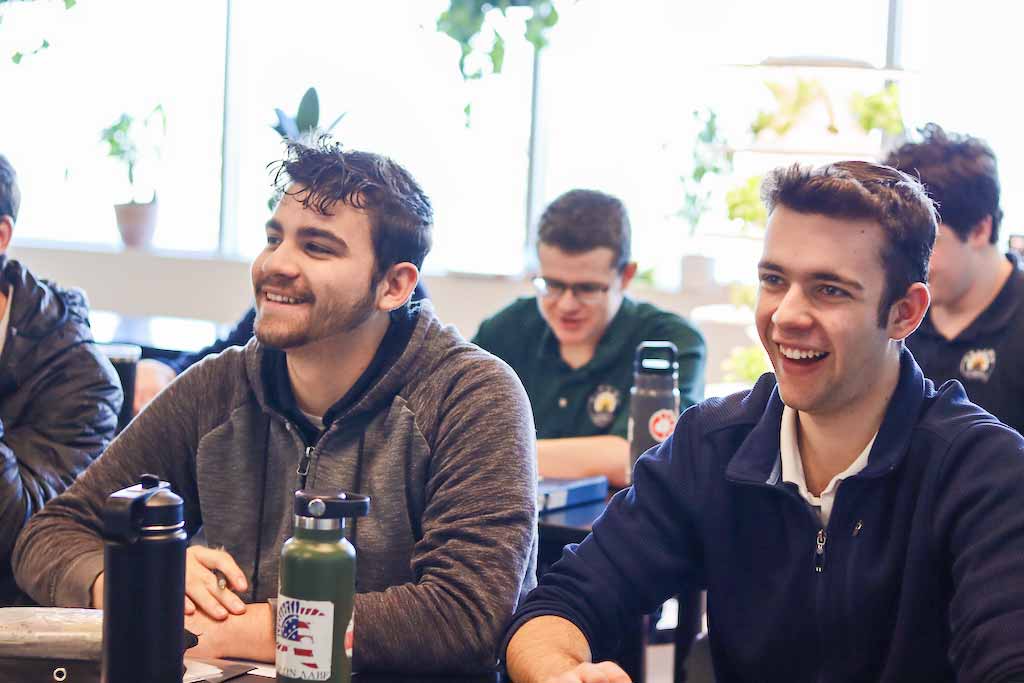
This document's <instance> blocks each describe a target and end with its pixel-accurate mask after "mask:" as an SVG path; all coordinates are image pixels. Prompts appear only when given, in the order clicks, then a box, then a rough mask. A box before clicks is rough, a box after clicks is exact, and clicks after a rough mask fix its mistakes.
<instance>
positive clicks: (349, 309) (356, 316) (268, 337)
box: [253, 286, 376, 351]
mask: <svg viewBox="0 0 1024 683" xmlns="http://www.w3.org/2000/svg"><path fill="white" fill-rule="evenodd" d="M374 289H375V288H374V287H373V286H371V287H369V288H368V289H367V291H366V293H365V294H364V295H363V296H362V297H361V298H360V299H359V300H358V301H356V302H355V303H354V304H351V305H347V304H338V303H333V304H328V305H325V306H324V307H323V308H322V309H318V307H317V306H316V300H314V301H313V303H312V305H310V306H308V310H307V313H308V315H307V318H306V320H305V322H304V323H302V322H299V321H281V322H279V323H278V324H273V323H270V322H268V321H265V320H264V319H263V312H262V310H261V309H260V308H259V307H257V310H256V321H255V322H254V324H253V331H254V333H255V335H256V339H258V340H259V342H260V343H261V344H263V345H265V346H268V347H270V348H272V349H279V350H281V351H286V350H288V349H295V348H299V347H302V346H306V345H307V344H312V343H314V342H317V341H320V340H322V339H325V338H327V337H332V336H336V335H340V334H348V333H351V332H353V331H355V330H357V329H359V328H360V327H361V326H362V325H363V324H364V323H365V322H366V321H367V320H369V319H370V316H372V315H373V312H374V311H375V310H376V306H375V302H374Z"/></svg>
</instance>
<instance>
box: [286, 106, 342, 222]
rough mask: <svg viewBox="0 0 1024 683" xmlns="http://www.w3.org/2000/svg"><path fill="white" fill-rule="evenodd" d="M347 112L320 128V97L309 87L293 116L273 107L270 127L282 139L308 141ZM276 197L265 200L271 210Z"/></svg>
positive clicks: (328, 128)
mask: <svg viewBox="0 0 1024 683" xmlns="http://www.w3.org/2000/svg"><path fill="white" fill-rule="evenodd" d="M347 113H348V112H342V113H341V114H339V115H338V118H336V119H334V122H333V123H331V125H329V126H327V128H320V98H319V96H318V95H317V94H316V88H309V89H308V90H306V92H305V94H303V96H302V99H301V100H300V101H299V109H298V111H296V112H295V116H289V115H288V114H285V113H284V111H283V110H281V109H276V108H275V109H274V114H276V115H277V123H275V124H274V125H272V126H271V128H273V129H274V130H275V131H277V134H278V135H280V136H281V139H282V140H286V141H287V140H307V141H309V140H311V139H312V138H313V137H315V136H316V135H318V134H320V133H330V132H331V131H332V130H334V128H335V126H337V125H338V124H339V123H341V120H342V119H343V118H345V114H347ZM278 199H279V197H278V196H277V195H276V194H275V195H274V196H272V197H270V199H268V200H267V208H268V209H270V210H271V211H273V210H274V206H276V205H277V200H278Z"/></svg>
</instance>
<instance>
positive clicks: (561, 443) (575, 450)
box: [537, 435, 630, 488]
mask: <svg viewBox="0 0 1024 683" xmlns="http://www.w3.org/2000/svg"><path fill="white" fill-rule="evenodd" d="M537 469H538V471H539V472H540V475H541V476H542V477H558V478H576V477H592V476H597V475H601V474H603V475H604V476H606V477H608V483H609V484H611V485H612V486H614V487H615V488H623V487H625V486H628V485H629V481H630V473H629V442H628V441H626V440H625V439H623V438H622V437H621V436H613V435H608V436H578V437H570V438H567V439H540V440H539V441H537Z"/></svg>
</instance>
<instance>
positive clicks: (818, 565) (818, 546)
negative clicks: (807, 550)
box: [814, 529, 828, 574]
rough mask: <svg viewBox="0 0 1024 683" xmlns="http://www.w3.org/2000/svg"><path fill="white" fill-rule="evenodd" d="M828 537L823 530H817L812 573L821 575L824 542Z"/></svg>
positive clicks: (823, 561)
mask: <svg viewBox="0 0 1024 683" xmlns="http://www.w3.org/2000/svg"><path fill="white" fill-rule="evenodd" d="M827 540H828V536H827V535H826V534H825V530H824V529H818V538H817V539H815V543H814V571H815V572H817V573H819V574H820V573H821V572H822V570H823V569H824V567H825V542H826V541H827Z"/></svg>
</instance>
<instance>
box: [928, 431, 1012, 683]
mask: <svg viewBox="0 0 1024 683" xmlns="http://www.w3.org/2000/svg"><path fill="white" fill-rule="evenodd" d="M950 450H951V452H954V454H955V455H956V457H950V458H949V461H948V462H947V463H946V464H945V465H944V469H943V473H942V479H941V482H940V484H939V493H938V496H937V500H938V501H939V503H938V505H937V507H936V514H935V521H934V525H935V526H934V528H935V530H936V532H937V538H938V543H937V547H939V548H940V549H941V552H942V555H943V556H944V557H945V558H946V559H947V560H948V565H947V566H948V567H950V568H951V578H952V582H953V596H952V599H951V601H950V606H949V620H950V636H951V637H950V645H949V660H950V662H952V664H953V667H954V669H955V670H956V672H957V680H960V681H992V682H996V681H999V682H1001V681H1024V639H1022V638H1021V634H1022V633H1024V579H1022V577H1024V506H1022V505H1021V500H1024V440H1022V439H1021V437H1020V436H1019V435H1018V434H1017V433H1016V432H1013V431H1012V430H1010V429H1009V428H1007V427H1004V426H1002V425H996V424H994V423H991V424H983V425H977V426H974V427H971V428H970V429H968V430H967V431H966V432H965V433H964V434H963V435H961V436H960V437H959V438H958V439H957V441H956V442H955V443H954V444H953V447H952V448H951V449H950Z"/></svg>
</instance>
